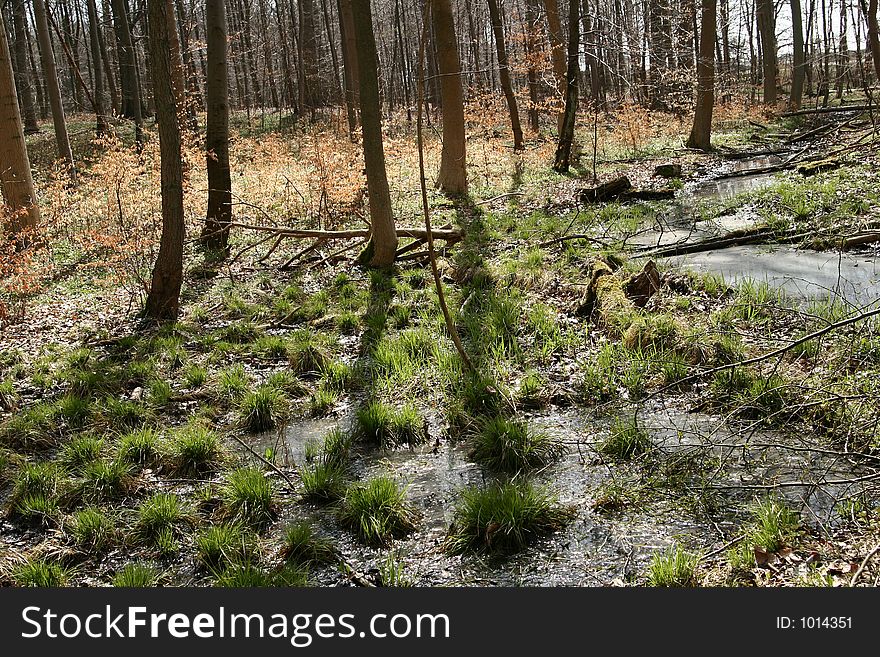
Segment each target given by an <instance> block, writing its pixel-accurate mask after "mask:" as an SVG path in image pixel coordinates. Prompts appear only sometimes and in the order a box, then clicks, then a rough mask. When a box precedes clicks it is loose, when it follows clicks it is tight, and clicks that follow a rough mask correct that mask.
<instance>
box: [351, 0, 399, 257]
mask: <svg viewBox="0 0 880 657" xmlns="http://www.w3.org/2000/svg"><path fill="white" fill-rule="evenodd" d="M351 5H352V6H351V11H352V18H353V23H354V33H355V42H356V44H357V59H358V82H359V85H358V90H359V93H360V103H361V134H362V136H363V148H364V167H365V168H366V170H367V191H368V193H369V197H370V225H371V234H372V235H371V239H370V244H369V245H368V247H367V249H366V251H365V252H364V254H363V255H362V258H361V259H362V260H366V261H368V263H369V265H370V266H372V267H390V266H391V265H392V264H393V263H394V258H395V255H396V253H397V230H396V229H395V227H394V216H393V215H392V211H391V193H390V191H389V189H388V175H387V173H386V171H385V148H384V146H383V144H382V109H381V104H380V100H379V72H378V56H377V54H376V37H375V35H374V34H373V15H372V11H371V10H370V2H369V0H354V1H353V2H352V3H351Z"/></svg>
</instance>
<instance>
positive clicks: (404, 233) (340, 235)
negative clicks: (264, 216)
mask: <svg viewBox="0 0 880 657" xmlns="http://www.w3.org/2000/svg"><path fill="white" fill-rule="evenodd" d="M229 225H230V226H231V227H235V228H244V229H245V230H257V231H265V232H270V233H275V234H276V235H283V236H284V237H293V238H318V239H321V238H323V239H327V240H347V239H357V238H362V239H363V238H367V237H369V236H370V229H369V228H355V229H352V230H308V229H300V228H280V227H278V226H261V225H259V224H245V223H241V222H238V221H233V222H230V223H229ZM431 233H432V236H433V237H434V239H441V240H445V241H447V242H458V241H460V240H461V239H462V238H463V237H464V234H463V233H462V232H461V231H460V230H454V229H450V230H439V229H438V230H433V231H431ZM397 236H398V237H410V238H412V239H424V240H427V239H428V231H426V230H425V229H424V228H398V229H397Z"/></svg>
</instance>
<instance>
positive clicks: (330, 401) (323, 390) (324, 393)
mask: <svg viewBox="0 0 880 657" xmlns="http://www.w3.org/2000/svg"><path fill="white" fill-rule="evenodd" d="M337 401H339V393H338V392H337V391H336V390H334V389H332V388H328V387H325V386H324V385H323V384H322V385H320V386H318V387H317V388H316V389H315V391H314V392H313V393H312V394H311V395H310V396H309V401H308V404H307V405H306V411H307V412H308V414H309V415H311V416H312V417H323V416H324V415H327V414H328V413H330V411H332V410H333V408H334V407H335V406H336V402H337Z"/></svg>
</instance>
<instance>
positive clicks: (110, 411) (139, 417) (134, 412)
mask: <svg viewBox="0 0 880 657" xmlns="http://www.w3.org/2000/svg"><path fill="white" fill-rule="evenodd" d="M101 415H102V417H103V418H104V421H105V422H106V423H107V424H108V425H109V426H110V427H112V428H113V429H135V428H137V427H140V426H143V425H144V424H145V423H146V422H147V421H148V420H149V419H150V418H151V416H152V414H151V412H150V409H148V408H147V407H146V406H144V405H143V404H139V403H138V402H135V401H131V400H128V399H116V398H115V397H107V398H105V399H104V401H103V402H102V404H101Z"/></svg>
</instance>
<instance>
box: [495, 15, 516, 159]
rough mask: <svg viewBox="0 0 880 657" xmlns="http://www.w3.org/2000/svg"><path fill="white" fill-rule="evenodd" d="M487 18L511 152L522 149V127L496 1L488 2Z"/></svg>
mask: <svg viewBox="0 0 880 657" xmlns="http://www.w3.org/2000/svg"><path fill="white" fill-rule="evenodd" d="M488 2H489V18H490V20H491V21H492V32H493V33H494V35H495V52H496V53H497V56H498V75H499V77H500V79H501V90H502V91H503V92H504V98H505V100H506V101H507V109H508V111H509V112H510V125H511V127H512V129H513V150H515V151H521V150H522V149H523V133H522V126H520V123H519V109H518V108H517V106H516V96H514V95H513V84H512V83H511V81H510V67H509V65H508V62H507V45H506V44H505V42H504V26H503V24H502V22H501V13H500V12H499V11H498V0H488Z"/></svg>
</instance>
